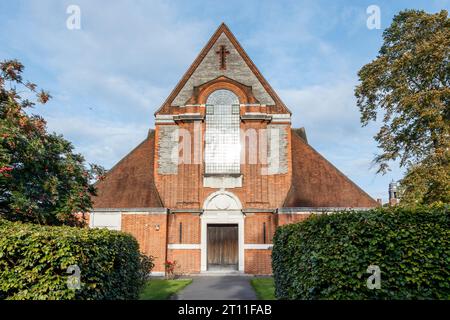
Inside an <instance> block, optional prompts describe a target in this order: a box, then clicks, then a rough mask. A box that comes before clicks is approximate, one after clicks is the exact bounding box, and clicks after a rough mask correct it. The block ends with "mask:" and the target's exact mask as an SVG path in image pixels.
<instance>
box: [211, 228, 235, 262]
mask: <svg viewBox="0 0 450 320" xmlns="http://www.w3.org/2000/svg"><path fill="white" fill-rule="evenodd" d="M207 235H208V237H207V241H208V248H207V253H208V270H237V269H238V254H239V242H238V225H237V224H208V225H207Z"/></svg>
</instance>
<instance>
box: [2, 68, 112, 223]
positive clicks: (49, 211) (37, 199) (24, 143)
mask: <svg viewBox="0 0 450 320" xmlns="http://www.w3.org/2000/svg"><path fill="white" fill-rule="evenodd" d="M23 69H24V66H23V65H22V64H21V63H20V62H19V61H17V60H9V61H3V62H0V217H2V218H5V219H8V220H12V221H26V222H32V223H39V224H45V225H63V224H64V225H82V224H83V223H84V222H83V221H80V219H79V218H77V217H76V216H75V215H74V213H78V212H86V211H88V210H89V209H90V208H91V206H92V202H91V196H92V195H95V187H94V185H93V181H94V180H96V179H97V178H98V177H101V176H104V173H105V172H104V169H103V168H101V167H100V166H97V165H94V164H90V165H89V168H87V166H86V164H85V160H84V158H83V156H82V155H80V154H76V153H74V152H73V146H72V144H71V143H70V142H69V141H67V140H65V139H64V138H63V137H62V136H61V135H57V134H56V133H49V132H47V129H46V122H45V120H44V119H43V118H42V117H40V116H38V115H30V114H29V112H27V110H29V109H30V108H32V107H33V106H34V105H35V104H36V103H40V104H45V103H47V102H48V101H49V99H51V96H50V94H49V93H48V92H46V91H44V90H38V89H37V86H36V85H35V84H34V83H31V82H25V81H23V79H22V73H23ZM18 88H21V90H22V89H23V90H26V91H27V92H31V93H34V94H35V95H36V101H31V100H29V99H28V98H23V97H22V96H21V95H20V94H19V91H18Z"/></svg>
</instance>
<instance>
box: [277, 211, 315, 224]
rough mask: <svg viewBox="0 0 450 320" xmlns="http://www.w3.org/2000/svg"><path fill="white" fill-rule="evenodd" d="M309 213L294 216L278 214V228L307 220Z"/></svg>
mask: <svg viewBox="0 0 450 320" xmlns="http://www.w3.org/2000/svg"><path fill="white" fill-rule="evenodd" d="M310 215H311V213H307V212H305V213H296V214H279V215H278V226H282V225H285V224H289V223H296V222H300V221H304V220H306V219H308V217H309V216H310Z"/></svg>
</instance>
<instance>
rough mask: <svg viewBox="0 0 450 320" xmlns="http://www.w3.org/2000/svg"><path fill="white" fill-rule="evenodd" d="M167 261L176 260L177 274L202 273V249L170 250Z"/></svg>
mask: <svg viewBox="0 0 450 320" xmlns="http://www.w3.org/2000/svg"><path fill="white" fill-rule="evenodd" d="M167 259H168V260H175V261H176V262H177V267H176V268H175V272H176V273H177V274H180V273H182V274H189V273H199V272H200V249H192V250H191V249H189V250H186V249H169V250H168V251H167Z"/></svg>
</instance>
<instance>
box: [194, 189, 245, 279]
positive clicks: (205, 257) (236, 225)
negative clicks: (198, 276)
mask: <svg viewBox="0 0 450 320" xmlns="http://www.w3.org/2000/svg"><path fill="white" fill-rule="evenodd" d="M203 209H204V211H203V214H202V216H201V241H200V242H201V271H202V272H205V271H212V272H214V271H239V272H244V215H243V214H242V205H241V202H240V201H239V199H238V198H237V197H236V196H235V195H234V194H233V193H231V192H228V191H224V190H220V191H217V192H214V193H212V194H211V195H209V197H208V198H207V199H206V200H205V203H204V206H203Z"/></svg>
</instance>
